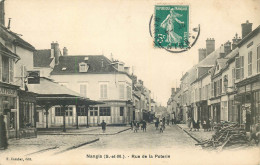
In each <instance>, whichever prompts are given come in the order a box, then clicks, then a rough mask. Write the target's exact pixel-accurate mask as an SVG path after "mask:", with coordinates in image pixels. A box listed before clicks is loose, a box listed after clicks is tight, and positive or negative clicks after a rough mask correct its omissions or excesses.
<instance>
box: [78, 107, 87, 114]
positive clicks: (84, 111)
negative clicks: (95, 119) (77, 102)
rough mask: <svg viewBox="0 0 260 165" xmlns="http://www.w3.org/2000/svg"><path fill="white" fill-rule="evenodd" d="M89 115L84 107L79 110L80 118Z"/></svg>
mask: <svg viewBox="0 0 260 165" xmlns="http://www.w3.org/2000/svg"><path fill="white" fill-rule="evenodd" d="M86 115H87V109H86V108H83V107H79V108H78V116H86Z"/></svg>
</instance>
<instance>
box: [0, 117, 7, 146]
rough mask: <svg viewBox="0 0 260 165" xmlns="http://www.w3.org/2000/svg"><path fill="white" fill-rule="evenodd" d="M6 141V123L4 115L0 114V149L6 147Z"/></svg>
mask: <svg viewBox="0 0 260 165" xmlns="http://www.w3.org/2000/svg"><path fill="white" fill-rule="evenodd" d="M7 146H8V142H7V136H6V125H5V121H4V116H3V115H0V149H7Z"/></svg>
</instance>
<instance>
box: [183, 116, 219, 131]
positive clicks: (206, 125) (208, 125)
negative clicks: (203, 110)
mask: <svg viewBox="0 0 260 165" xmlns="http://www.w3.org/2000/svg"><path fill="white" fill-rule="evenodd" d="M187 123H188V127H189V129H190V131H192V129H193V130H194V131H199V129H200V121H199V120H197V122H195V120H194V119H193V118H191V117H189V118H188V121H187ZM213 127H214V121H213V120H212V119H204V120H203V122H202V128H203V129H204V131H211V130H213Z"/></svg>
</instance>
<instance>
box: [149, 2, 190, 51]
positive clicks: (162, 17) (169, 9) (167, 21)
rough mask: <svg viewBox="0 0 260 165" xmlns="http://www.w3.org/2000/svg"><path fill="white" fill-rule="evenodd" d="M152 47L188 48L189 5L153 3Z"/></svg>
mask: <svg viewBox="0 0 260 165" xmlns="http://www.w3.org/2000/svg"><path fill="white" fill-rule="evenodd" d="M154 47H155V48H164V49H168V50H171V49H179V50H182V49H189V47H190V42H189V6H187V5H155V15H154Z"/></svg>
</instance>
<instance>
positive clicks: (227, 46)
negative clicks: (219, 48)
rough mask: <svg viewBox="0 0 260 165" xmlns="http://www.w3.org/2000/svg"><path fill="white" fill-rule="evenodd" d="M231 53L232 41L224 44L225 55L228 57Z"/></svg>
mask: <svg viewBox="0 0 260 165" xmlns="http://www.w3.org/2000/svg"><path fill="white" fill-rule="evenodd" d="M230 52H231V42H230V41H227V42H226V43H225V44H224V53H225V56H226V55H228V54H229V53H230Z"/></svg>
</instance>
